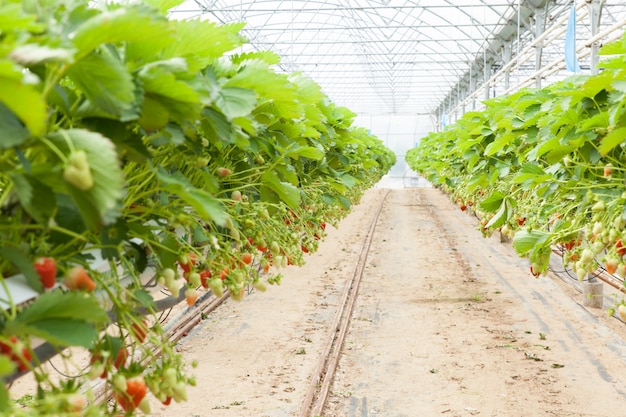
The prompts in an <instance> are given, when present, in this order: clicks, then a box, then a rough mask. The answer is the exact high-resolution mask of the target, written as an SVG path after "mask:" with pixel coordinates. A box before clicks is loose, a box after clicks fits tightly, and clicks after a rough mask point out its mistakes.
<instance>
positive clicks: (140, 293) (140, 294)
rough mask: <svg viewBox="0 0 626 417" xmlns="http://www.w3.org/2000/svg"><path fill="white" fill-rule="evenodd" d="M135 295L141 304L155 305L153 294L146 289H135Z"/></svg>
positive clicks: (149, 306)
mask: <svg viewBox="0 0 626 417" xmlns="http://www.w3.org/2000/svg"><path fill="white" fill-rule="evenodd" d="M133 297H135V299H136V300H137V301H138V302H139V304H141V305H142V306H143V307H145V308H153V307H154V305H155V303H154V298H153V297H152V294H150V293H149V292H148V291H146V290H143V289H136V290H134V291H133Z"/></svg>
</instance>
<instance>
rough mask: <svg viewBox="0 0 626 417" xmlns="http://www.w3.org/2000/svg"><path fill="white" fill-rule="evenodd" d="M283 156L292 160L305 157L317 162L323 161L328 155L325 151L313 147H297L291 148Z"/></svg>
mask: <svg viewBox="0 0 626 417" xmlns="http://www.w3.org/2000/svg"><path fill="white" fill-rule="evenodd" d="M283 155H284V156H287V157H290V158H299V157H304V158H309V159H313V160H316V161H321V160H322V159H323V158H324V156H325V155H326V154H325V153H324V151H322V150H320V149H318V148H314V147H312V146H299V147H298V146H296V147H291V148H290V149H288V150H286V151H285V152H283Z"/></svg>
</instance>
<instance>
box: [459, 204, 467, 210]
mask: <svg viewBox="0 0 626 417" xmlns="http://www.w3.org/2000/svg"><path fill="white" fill-rule="evenodd" d="M459 207H460V208H461V211H465V210H467V206H466V205H465V204H461V205H460V206H459Z"/></svg>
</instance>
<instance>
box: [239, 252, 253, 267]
mask: <svg viewBox="0 0 626 417" xmlns="http://www.w3.org/2000/svg"><path fill="white" fill-rule="evenodd" d="M241 260H242V261H243V263H244V264H246V265H250V264H251V263H252V254H250V253H244V254H243V255H241Z"/></svg>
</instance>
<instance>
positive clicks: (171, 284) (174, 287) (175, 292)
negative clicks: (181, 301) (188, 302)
mask: <svg viewBox="0 0 626 417" xmlns="http://www.w3.org/2000/svg"><path fill="white" fill-rule="evenodd" d="M165 288H167V289H168V291H169V292H170V293H172V297H174V298H178V296H179V295H180V287H179V286H178V283H177V282H176V280H175V279H167V278H166V279H165Z"/></svg>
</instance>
